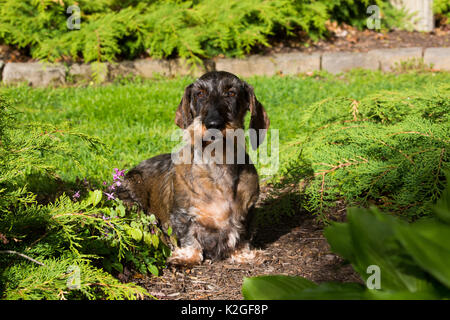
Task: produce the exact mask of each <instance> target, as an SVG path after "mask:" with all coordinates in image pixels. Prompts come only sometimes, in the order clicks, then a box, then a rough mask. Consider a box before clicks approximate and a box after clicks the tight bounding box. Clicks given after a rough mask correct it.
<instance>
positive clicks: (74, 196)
mask: <svg viewBox="0 0 450 320" xmlns="http://www.w3.org/2000/svg"><path fill="white" fill-rule="evenodd" d="M79 197H80V191H77V192H75V194H74V195H73V196H72V199H73V200H77V199H78V198H79Z"/></svg>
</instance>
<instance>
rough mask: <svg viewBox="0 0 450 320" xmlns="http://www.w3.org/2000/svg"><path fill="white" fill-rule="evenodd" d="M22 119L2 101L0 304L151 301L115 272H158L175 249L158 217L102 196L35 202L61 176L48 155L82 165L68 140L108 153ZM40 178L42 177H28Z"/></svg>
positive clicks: (65, 131)
mask: <svg viewBox="0 0 450 320" xmlns="http://www.w3.org/2000/svg"><path fill="white" fill-rule="evenodd" d="M16 115H17V112H16V111H14V109H13V108H12V107H11V104H10V103H9V102H8V100H7V99H6V98H5V97H1V96H0V298H1V299H136V298H143V297H145V296H149V294H148V293H147V291H146V290H145V289H143V288H141V287H139V286H137V285H135V284H133V283H126V284H123V283H121V282H120V281H119V280H117V279H116V278H115V277H113V275H112V274H111V273H118V272H123V268H124V265H127V264H132V266H133V267H135V268H136V269H137V270H138V271H140V272H142V273H147V272H151V273H153V274H158V272H159V269H160V268H162V267H163V266H164V264H165V260H166V257H167V256H169V255H170V250H169V248H168V246H167V245H166V244H165V243H164V242H163V241H164V239H163V237H162V232H161V230H160V229H159V228H158V227H157V226H156V224H154V221H155V217H154V216H146V215H144V214H143V213H142V212H138V211H137V210H129V211H131V212H127V211H126V210H125V207H124V206H123V204H122V203H121V202H120V201H118V200H115V199H113V196H111V194H109V196H108V198H106V197H105V195H107V194H108V193H107V192H104V191H102V190H89V189H86V190H82V191H81V190H80V191H79V192H77V193H75V194H74V195H73V196H72V197H69V196H68V195H66V194H62V195H61V196H59V197H57V199H56V200H54V201H53V200H52V201H37V195H36V194H35V193H33V192H32V191H30V190H32V189H33V188H34V187H35V186H33V183H35V182H36V181H40V182H42V181H51V180H52V179H55V177H57V168H55V167H53V166H51V165H49V164H48V163H49V158H50V157H52V158H55V157H60V158H62V159H67V158H69V157H70V158H72V159H73V160H74V161H75V163H77V164H78V165H80V166H82V165H83V164H81V163H79V162H77V161H76V159H77V150H78V148H77V146H76V145H74V144H72V143H71V138H70V137H72V138H73V139H76V140H80V139H81V140H82V141H84V142H85V144H86V145H87V146H88V147H89V148H90V149H91V150H92V152H95V150H97V151H103V148H102V144H101V142H100V141H99V140H98V139H96V138H93V137H89V136H87V135H84V134H82V133H79V132H76V131H74V130H71V129H70V128H68V127H64V126H58V127H55V126H53V125H47V124H42V123H20V122H18V121H17V118H16ZM68 136H69V138H68ZM36 176H39V177H41V178H40V179H31V178H30V177H36ZM46 179H47V180H46ZM118 179H119V178H117V177H116V179H115V180H116V181H115V183H118V182H119V181H118ZM81 192H82V193H83V194H81ZM105 270H106V271H109V272H106V271H105Z"/></svg>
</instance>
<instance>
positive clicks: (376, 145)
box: [280, 85, 450, 220]
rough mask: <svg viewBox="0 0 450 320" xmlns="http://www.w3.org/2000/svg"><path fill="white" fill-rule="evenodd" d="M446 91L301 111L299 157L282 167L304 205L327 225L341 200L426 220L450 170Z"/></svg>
mask: <svg viewBox="0 0 450 320" xmlns="http://www.w3.org/2000/svg"><path fill="white" fill-rule="evenodd" d="M449 89H450V87H449V86H448V85H443V86H440V87H437V88H434V87H428V88H424V89H423V90H420V91H418V90H403V91H401V92H399V91H393V92H388V91H381V92H378V93H376V94H372V95H368V96H366V97H365V98H363V99H361V100H360V101H357V100H354V99H348V98H345V97H341V98H330V99H325V100H323V101H321V102H318V103H315V104H313V105H312V106H310V107H308V108H305V109H303V110H299V113H301V120H300V123H299V127H300V128H302V130H301V131H299V132H300V133H299V135H298V139H297V142H296V144H297V145H298V147H299V149H300V152H299V155H298V157H297V158H295V159H293V160H292V161H291V163H290V164H289V165H287V166H286V168H284V170H283V171H282V173H281V174H280V176H281V177H284V180H283V181H282V182H281V187H283V186H285V185H286V184H287V183H295V184H296V185H297V186H298V188H299V189H300V191H299V192H300V193H301V194H302V196H303V199H304V203H303V206H304V207H305V208H307V209H308V210H309V211H311V212H313V213H316V214H319V216H320V218H322V219H325V220H326V219H328V218H330V216H328V215H327V214H328V213H330V212H332V210H331V208H332V207H334V206H335V205H336V204H337V203H338V202H339V201H340V202H342V201H343V202H344V203H345V204H346V205H359V206H370V205H375V206H377V207H379V208H381V209H383V210H388V211H390V212H396V213H397V214H401V215H404V216H407V217H409V218H411V219H415V218H417V217H420V216H424V215H427V214H428V213H429V212H430V208H431V205H432V204H433V203H434V202H435V201H436V200H437V199H438V197H439V195H440V193H441V192H442V189H443V187H444V185H443V183H444V181H445V179H444V171H445V170H449V169H450V127H449V123H450V117H449V114H450V90H449Z"/></svg>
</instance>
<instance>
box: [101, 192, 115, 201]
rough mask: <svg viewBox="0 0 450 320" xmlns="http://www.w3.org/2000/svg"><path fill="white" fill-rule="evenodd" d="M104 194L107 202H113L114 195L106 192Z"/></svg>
mask: <svg viewBox="0 0 450 320" xmlns="http://www.w3.org/2000/svg"><path fill="white" fill-rule="evenodd" d="M103 193H104V194H106V196H107V197H108V200H114V199H115V197H114V193H112V192H111V193H107V192H103Z"/></svg>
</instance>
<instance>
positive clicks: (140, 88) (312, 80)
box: [0, 71, 450, 183]
mask: <svg viewBox="0 0 450 320" xmlns="http://www.w3.org/2000/svg"><path fill="white" fill-rule="evenodd" d="M193 80H194V79H191V78H177V79H157V80H145V81H136V82H128V83H115V84H110V85H105V86H90V87H67V88H45V89H33V88H29V87H0V93H1V94H7V95H8V96H9V97H11V98H12V99H13V102H14V105H15V107H16V108H17V110H18V111H20V112H21V114H20V118H21V120H22V121H24V122H33V121H36V122H48V123H53V124H56V125H59V124H62V123H68V124H69V125H70V127H71V128H73V129H76V130H77V131H80V132H83V133H86V134H89V135H93V136H97V137H98V138H100V140H101V141H103V142H104V143H105V144H106V145H107V146H108V149H109V150H110V151H109V152H103V153H100V154H95V153H93V152H91V151H89V150H87V149H86V147H82V145H81V144H80V150H79V158H78V160H79V161H80V163H81V164H82V167H83V168H82V169H81V168H78V167H76V166H75V165H74V163H73V162H72V161H71V160H68V161H65V162H64V163H56V164H55V165H56V166H57V167H58V172H59V174H60V175H61V177H62V178H63V180H65V181H74V180H75V178H76V177H80V178H84V177H86V178H88V179H89V180H91V181H93V182H95V183H101V182H102V181H103V180H106V179H110V174H111V172H112V170H113V168H116V167H117V168H130V167H131V166H134V165H135V164H137V163H138V162H140V161H141V160H144V159H146V158H148V157H151V156H153V155H156V154H159V153H162V152H170V151H171V149H172V147H173V146H175V145H176V144H177V143H178V142H177V141H171V134H172V132H173V131H174V130H175V129H176V128H177V127H176V125H175V124H174V114H175V109H176V107H177V105H178V103H179V101H180V99H181V97H182V94H183V90H184V87H185V86H186V85H188V84H189V83H191V82H192V81H193ZM246 80H247V81H248V82H249V83H250V84H251V85H253V86H254V87H255V91H256V95H257V97H258V99H259V101H261V102H262V104H263V105H264V106H265V108H266V110H267V112H268V114H269V117H270V119H271V128H275V129H278V130H279V137H280V149H281V150H280V151H281V152H280V162H281V167H282V166H283V165H285V164H286V162H287V160H288V159H290V158H291V157H292V156H294V155H296V153H297V152H298V146H296V145H293V144H291V143H290V142H293V141H295V139H296V137H297V136H298V135H299V134H300V133H301V132H302V130H303V128H302V127H300V126H299V119H300V116H301V114H300V112H299V110H302V109H303V108H306V107H307V106H309V105H311V104H312V103H314V102H317V101H320V100H322V99H325V98H334V97H341V96H343V97H348V98H351V99H356V100H359V99H362V98H364V97H365V96H366V95H368V94H373V93H376V92H379V91H380V90H399V91H401V90H404V89H421V88H423V87H426V86H437V85H439V84H442V83H449V82H450V74H449V73H408V74H400V75H396V74H382V73H380V72H369V71H355V72H352V73H348V74H344V75H340V76H332V75H329V74H324V73H319V74H317V75H315V76H312V77H307V76H300V77H279V76H276V77H254V78H250V79H246Z"/></svg>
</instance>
